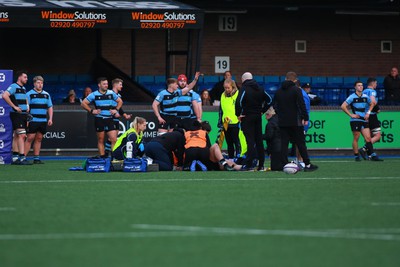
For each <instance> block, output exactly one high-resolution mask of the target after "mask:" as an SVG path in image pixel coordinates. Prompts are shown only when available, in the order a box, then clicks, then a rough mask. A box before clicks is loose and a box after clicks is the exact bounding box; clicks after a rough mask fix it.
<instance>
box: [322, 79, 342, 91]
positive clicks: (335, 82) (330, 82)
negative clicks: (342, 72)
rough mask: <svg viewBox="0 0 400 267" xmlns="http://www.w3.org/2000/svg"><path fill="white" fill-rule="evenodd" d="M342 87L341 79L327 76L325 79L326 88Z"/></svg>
mask: <svg viewBox="0 0 400 267" xmlns="http://www.w3.org/2000/svg"><path fill="white" fill-rule="evenodd" d="M342 87H343V77H341V76H329V77H328V78H327V84H326V88H332V89H339V88H342Z"/></svg>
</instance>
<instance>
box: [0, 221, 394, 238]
mask: <svg viewBox="0 0 400 267" xmlns="http://www.w3.org/2000/svg"><path fill="white" fill-rule="evenodd" d="M132 227H134V228H136V229H141V230H145V232H117V233H112V232H111V233H110V232H108V233H50V234H0V241H12V240H14V241H18V240H67V239H111V238H163V237H193V236H237V235H255V236H289V237H316V238H342V239H361V240H381V241H400V235H395V234H387V233H386V232H385V231H386V230H387V229H363V230H362V231H361V230H357V229H347V230H346V229H334V230H265V229H245V228H244V229H242V228H222V227H199V226H179V225H150V224H133V225H132ZM147 230H151V231H147ZM154 230H155V231H154ZM360 231H361V232H360Z"/></svg>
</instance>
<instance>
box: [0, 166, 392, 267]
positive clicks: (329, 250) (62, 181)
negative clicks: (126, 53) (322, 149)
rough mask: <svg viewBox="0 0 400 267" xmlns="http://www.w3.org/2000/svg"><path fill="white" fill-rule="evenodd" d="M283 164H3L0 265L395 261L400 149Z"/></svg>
mask: <svg viewBox="0 0 400 267" xmlns="http://www.w3.org/2000/svg"><path fill="white" fill-rule="evenodd" d="M313 162H314V163H315V164H317V165H319V167H320V169H319V170H318V171H316V172H311V173H304V172H301V173H297V174H295V175H287V174H285V173H282V172H193V173H192V172H149V173H122V172H113V173H86V172H72V171H68V168H69V167H72V166H79V165H80V164H81V162H80V161H50V160H49V161H46V164H45V165H40V166H39V165H34V166H0V266H1V267H19V266H21V267H22V266H24V267H33V266H35V267H36V266H38V267H39V266H40V267H64V266H74V267H80V266H85V267H87V266H96V267H99V266H107V267H111V266H112V267H114V266H116V267H118V266H151V267H153V266H163V267H177V266H185V267H188V266H190V267H197V266H207V267H209V266H218V267H235V266H238V267H239V266H240V267H248V266H306V267H310V266H316V267H317V266H318V267H321V266H324V267H330V266H332V267H333V266H335V267H337V266H340V267H345V266H349V267H357V266H360V267H367V266H371V267H378V266H379V267H384V266H399V265H400V177H399V171H400V167H399V166H400V159H398V158H387V159H385V161H384V162H368V161H363V162H354V161H353V159H336V158H335V159H316V160H314V161H313Z"/></svg>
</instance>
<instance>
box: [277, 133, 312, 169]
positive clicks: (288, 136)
mask: <svg viewBox="0 0 400 267" xmlns="http://www.w3.org/2000/svg"><path fill="white" fill-rule="evenodd" d="M279 128H280V132H281V152H282V153H281V157H282V162H286V163H288V162H289V160H288V146H289V142H290V141H292V142H293V144H295V145H297V148H298V149H299V153H300V155H301V157H302V158H303V161H304V164H306V165H308V164H310V158H309V157H308V151H307V146H306V140H305V136H304V127H303V126H289V127H279Z"/></svg>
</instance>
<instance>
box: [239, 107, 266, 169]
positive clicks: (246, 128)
mask: <svg viewBox="0 0 400 267" xmlns="http://www.w3.org/2000/svg"><path fill="white" fill-rule="evenodd" d="M241 126H242V131H243V134H244V136H245V137H246V142H247V156H246V160H245V162H244V164H245V165H246V166H249V167H251V166H252V163H253V160H254V159H258V166H259V167H264V161H265V153H264V145H263V139H262V121H261V114H259V115H246V117H244V118H243V119H242V122H241Z"/></svg>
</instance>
